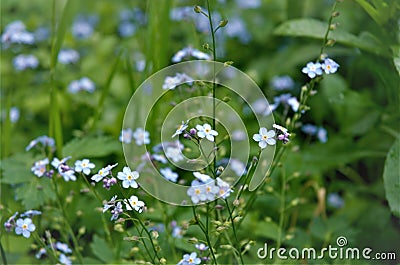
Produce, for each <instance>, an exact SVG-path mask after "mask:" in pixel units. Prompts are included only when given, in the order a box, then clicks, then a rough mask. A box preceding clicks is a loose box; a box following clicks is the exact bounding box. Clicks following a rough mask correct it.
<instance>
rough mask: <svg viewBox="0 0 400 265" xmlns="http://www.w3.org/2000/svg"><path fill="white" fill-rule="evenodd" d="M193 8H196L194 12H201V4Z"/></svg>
mask: <svg viewBox="0 0 400 265" xmlns="http://www.w3.org/2000/svg"><path fill="white" fill-rule="evenodd" d="M193 10H194V12H196V13H201V11H202V10H201V7H200V6H195V7H194V8H193Z"/></svg>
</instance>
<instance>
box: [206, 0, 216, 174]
mask: <svg viewBox="0 0 400 265" xmlns="http://www.w3.org/2000/svg"><path fill="white" fill-rule="evenodd" d="M207 9H208V21H209V23H210V31H211V37H212V47H213V48H212V52H213V87H212V93H213V129H214V130H215V113H216V112H215V108H216V100H215V95H216V93H215V90H216V87H217V85H216V83H215V62H216V60H217V51H216V49H215V46H216V43H215V32H214V26H213V22H212V15H211V11H210V10H211V9H210V0H207ZM215 147H216V146H215V143H214V171H215V170H216V166H217V154H216V152H217V150H216V148H215Z"/></svg>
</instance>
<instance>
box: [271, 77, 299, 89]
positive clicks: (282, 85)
mask: <svg viewBox="0 0 400 265" xmlns="http://www.w3.org/2000/svg"><path fill="white" fill-rule="evenodd" d="M270 85H271V87H272V88H273V89H274V90H277V91H280V90H289V89H292V88H293V86H294V81H293V79H292V78H291V77H290V76H288V75H283V76H274V77H273V78H272V80H271V83H270Z"/></svg>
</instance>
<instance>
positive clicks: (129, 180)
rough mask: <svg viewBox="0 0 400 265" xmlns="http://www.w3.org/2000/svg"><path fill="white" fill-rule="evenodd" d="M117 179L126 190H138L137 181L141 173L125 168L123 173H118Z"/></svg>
mask: <svg viewBox="0 0 400 265" xmlns="http://www.w3.org/2000/svg"><path fill="white" fill-rule="evenodd" d="M117 178H118V179H120V180H122V187H124V188H125V189H127V188H129V187H131V188H135V189H136V188H137V187H138V184H137V182H136V181H135V180H136V179H138V178H139V173H138V172H137V171H131V169H130V168H129V167H124V169H123V170H122V172H118V175H117Z"/></svg>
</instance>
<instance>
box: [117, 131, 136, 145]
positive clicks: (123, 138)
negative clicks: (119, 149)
mask: <svg viewBox="0 0 400 265" xmlns="http://www.w3.org/2000/svg"><path fill="white" fill-rule="evenodd" d="M132 138H133V131H132V129H131V128H126V129H122V131H121V135H120V136H119V141H120V142H122V143H124V144H129V143H131V142H132Z"/></svg>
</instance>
